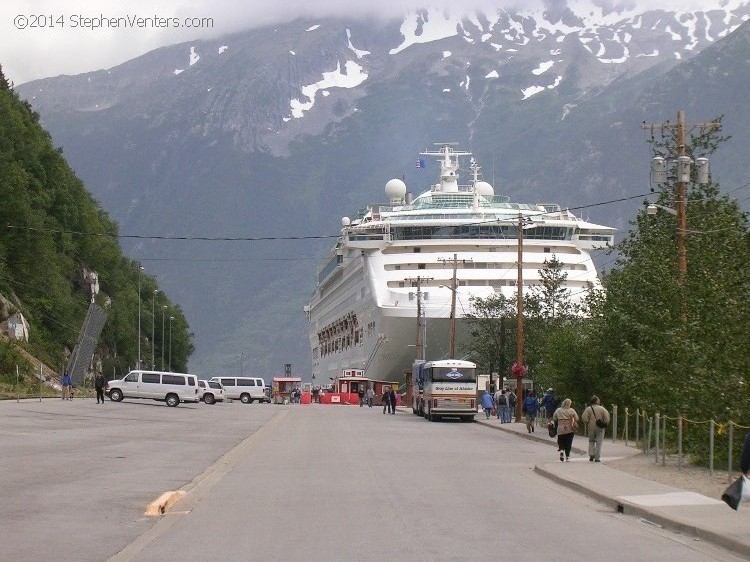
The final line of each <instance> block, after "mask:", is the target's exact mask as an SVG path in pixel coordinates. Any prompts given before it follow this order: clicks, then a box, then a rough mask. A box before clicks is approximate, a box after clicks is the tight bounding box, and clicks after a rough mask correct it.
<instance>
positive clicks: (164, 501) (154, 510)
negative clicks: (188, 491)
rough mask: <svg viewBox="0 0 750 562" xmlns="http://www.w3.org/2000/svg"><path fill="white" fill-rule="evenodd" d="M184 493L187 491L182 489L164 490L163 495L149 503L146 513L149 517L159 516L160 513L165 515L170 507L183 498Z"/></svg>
mask: <svg viewBox="0 0 750 562" xmlns="http://www.w3.org/2000/svg"><path fill="white" fill-rule="evenodd" d="M184 495H185V492H183V491H182V490H177V491H173V492H164V493H163V494H162V495H161V496H159V497H158V498H156V499H155V500H154V501H152V502H151V503H150V504H148V507H147V508H146V512H145V513H144V515H148V516H149V517H158V516H160V515H164V513H165V512H166V511H167V510H168V509H169V508H170V507H172V506H173V505H174V504H176V503H177V502H178V501H180V500H181V499H182V496H184Z"/></svg>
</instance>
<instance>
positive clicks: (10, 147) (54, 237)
mask: <svg viewBox="0 0 750 562" xmlns="http://www.w3.org/2000/svg"><path fill="white" fill-rule="evenodd" d="M0 201H2V205H0V294H2V295H4V296H5V297H6V298H7V299H8V300H9V301H10V302H12V303H14V306H17V308H18V309H20V310H21V311H22V312H23V314H24V316H25V317H26V318H27V320H28V321H29V323H30V340H29V343H28V344H27V345H26V347H27V348H28V350H29V351H30V352H32V353H33V354H34V355H36V356H37V357H39V358H40V359H41V360H43V361H45V362H46V363H48V364H49V365H50V366H51V367H53V368H55V367H57V368H59V366H60V363H61V361H62V357H63V355H64V350H65V349H66V348H67V349H68V350H72V349H73V346H74V345H75V343H76V340H77V337H78V333H79V330H80V327H81V325H82V323H83V319H84V317H85V314H86V310H87V308H88V305H89V292H88V286H87V284H86V283H84V282H83V279H82V273H83V268H84V267H85V268H87V269H90V270H94V271H96V272H98V274H99V285H100V290H101V292H100V294H99V296H98V297H97V302H98V304H101V305H103V306H104V307H105V308H106V309H107V313H108V320H107V324H106V325H105V328H104V332H103V334H102V338H101V339H100V346H99V349H98V353H99V354H100V356H101V357H102V358H104V363H105V373H106V374H107V375H111V374H112V373H115V374H118V375H121V374H122V372H123V371H125V370H126V369H127V368H129V367H132V366H134V365H135V364H136V359H137V349H138V341H139V335H138V334H137V315H138V298H139V294H138V284H139V282H140V281H142V282H143V287H142V288H143V289H144V290H143V291H141V294H140V298H141V299H142V302H141V309H142V310H150V306H149V305H150V300H148V296H149V295H150V294H152V289H153V288H155V287H156V286H157V284H156V280H155V279H153V278H151V277H149V276H147V275H143V276H141V275H140V273H139V272H140V270H139V267H138V264H137V263H135V262H133V261H132V260H129V259H127V258H125V257H124V256H123V255H122V251H121V248H120V246H119V244H118V241H117V235H118V228H117V225H116V224H115V223H114V222H113V221H112V220H110V218H109V217H108V215H107V213H106V212H104V210H102V209H101V207H100V206H99V204H98V203H97V202H96V201H95V200H94V199H93V198H92V197H91V195H90V194H89V193H88V192H87V191H86V189H85V186H84V185H83V182H82V181H81V180H80V179H79V178H77V177H76V175H75V173H74V172H73V171H72V170H71V169H70V167H69V166H68V164H67V162H66V161H65V159H64V157H63V155H62V150H61V149H56V148H54V146H53V144H52V141H51V138H50V135H49V134H48V133H47V132H46V131H45V130H44V129H43V128H42V127H41V126H40V124H39V115H38V114H37V113H36V112H34V111H33V110H32V109H31V106H30V105H29V104H28V103H27V102H25V101H22V100H20V99H19V98H18V96H17V95H16V94H15V92H13V90H12V88H11V87H10V86H9V84H8V82H7V80H6V79H5V77H4V76H3V75H2V71H0ZM146 287H148V288H149V289H150V291H149V292H146V291H145V289H146ZM162 304H166V305H167V306H168V308H169V310H170V316H174V317H175V320H174V321H173V322H172V342H173V349H172V363H173V366H174V365H177V366H179V367H180V368H181V369H184V368H186V366H187V360H188V358H189V356H190V354H191V353H192V351H193V344H192V335H191V334H190V332H189V326H188V323H187V321H186V320H185V317H184V315H183V314H182V311H181V310H180V309H179V307H176V306H174V305H172V304H171V303H170V302H169V300H168V299H166V298H164V301H163V303H162ZM142 335H143V334H141V336H142ZM159 343H160V345H161V346H165V342H163V341H160V342H159ZM14 345H21V344H14ZM166 354H167V350H166V349H165V356H166ZM4 356H6V357H9V355H7V354H5V355H4Z"/></svg>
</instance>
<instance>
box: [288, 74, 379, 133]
mask: <svg viewBox="0 0 750 562" xmlns="http://www.w3.org/2000/svg"><path fill="white" fill-rule="evenodd" d="M344 69H345V72H342V71H341V63H340V62H337V63H336V70H333V71H331V72H324V73H323V79H322V80H319V81H317V82H315V83H314V84H309V85H307V86H302V95H303V96H304V97H305V98H307V101H300V100H299V99H297V98H295V99H293V100H291V102H289V105H290V107H291V110H292V117H294V118H295V119H299V118H300V117H303V116H304V112H305V111H309V110H310V109H311V108H312V106H313V105H314V104H315V94H316V93H317V92H318V91H319V90H326V89H328V88H356V87H357V86H359V85H360V84H362V83H363V82H364V81H365V80H367V73H366V72H364V71H363V69H362V67H361V66H360V65H358V64H357V63H356V62H354V61H347V62H346V64H345V65H344ZM323 95H327V94H326V93H324V94H323Z"/></svg>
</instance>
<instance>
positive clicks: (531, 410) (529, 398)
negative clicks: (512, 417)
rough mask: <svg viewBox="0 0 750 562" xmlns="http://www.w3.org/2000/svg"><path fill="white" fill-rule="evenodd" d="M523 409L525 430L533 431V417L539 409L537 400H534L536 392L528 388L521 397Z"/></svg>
mask: <svg viewBox="0 0 750 562" xmlns="http://www.w3.org/2000/svg"><path fill="white" fill-rule="evenodd" d="M522 406H523V411H524V413H525V414H526V431H528V432H529V433H534V419H535V418H536V413H537V412H538V411H539V402H537V400H536V394H534V391H533V390H530V391H529V393H528V394H527V395H526V398H524V399H523V404H522Z"/></svg>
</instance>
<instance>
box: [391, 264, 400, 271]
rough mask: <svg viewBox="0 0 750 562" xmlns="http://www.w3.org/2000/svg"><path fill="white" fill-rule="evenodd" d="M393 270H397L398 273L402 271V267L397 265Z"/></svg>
mask: <svg viewBox="0 0 750 562" xmlns="http://www.w3.org/2000/svg"><path fill="white" fill-rule="evenodd" d="M393 269H395V270H396V271H398V270H399V269H401V266H400V265H396V266H394V268H393Z"/></svg>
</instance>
